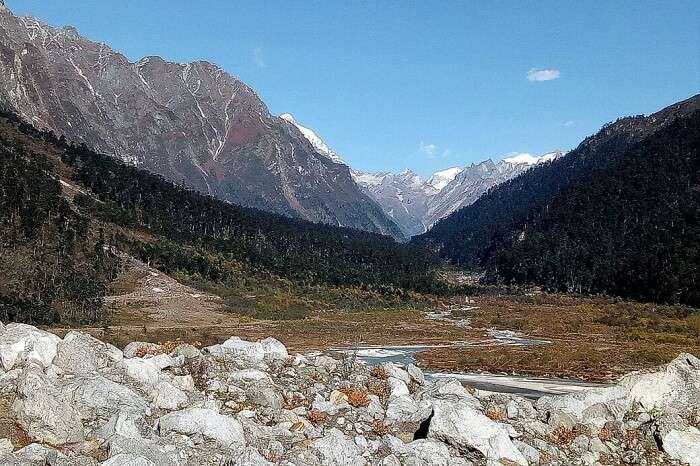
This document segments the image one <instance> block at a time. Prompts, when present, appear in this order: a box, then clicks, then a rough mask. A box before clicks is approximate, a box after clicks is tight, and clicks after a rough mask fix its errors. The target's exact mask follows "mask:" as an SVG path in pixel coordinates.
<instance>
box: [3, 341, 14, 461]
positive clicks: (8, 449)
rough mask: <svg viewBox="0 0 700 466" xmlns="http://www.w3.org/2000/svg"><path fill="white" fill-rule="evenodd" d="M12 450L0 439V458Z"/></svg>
mask: <svg viewBox="0 0 700 466" xmlns="http://www.w3.org/2000/svg"><path fill="white" fill-rule="evenodd" d="M0 331H1V330H0ZM12 450H14V447H13V446H12V442H11V441H10V439H9V438H3V439H0V456H2V455H6V454H8V453H12Z"/></svg>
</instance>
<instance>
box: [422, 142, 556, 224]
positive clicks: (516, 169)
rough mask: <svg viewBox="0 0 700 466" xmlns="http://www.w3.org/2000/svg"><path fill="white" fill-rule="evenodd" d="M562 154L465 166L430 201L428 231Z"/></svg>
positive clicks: (425, 221)
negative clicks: (487, 193)
mask: <svg viewBox="0 0 700 466" xmlns="http://www.w3.org/2000/svg"><path fill="white" fill-rule="evenodd" d="M563 154H564V153H563V152H561V151H555V152H550V153H547V154H544V155H541V156H539V157H537V156H533V155H530V154H518V155H515V156H511V157H508V158H505V159H503V160H499V161H498V162H494V161H492V160H491V159H488V160H485V161H483V162H481V163H478V164H472V165H470V166H468V167H465V168H464V169H462V170H461V171H460V172H459V173H458V174H457V175H456V176H455V177H454V179H452V181H450V182H449V183H447V184H446V185H445V186H444V187H443V188H442V189H440V191H439V192H438V193H437V194H436V195H435V196H432V197H431V198H430V200H429V202H428V210H427V212H426V214H425V217H424V219H423V222H424V224H425V225H426V226H427V228H430V227H432V226H433V225H434V224H435V222H437V221H438V220H440V219H442V218H445V217H447V216H448V215H450V214H451V213H452V212H454V211H456V210H458V209H460V208H462V207H464V206H468V205H470V204H472V203H473V202H474V201H476V200H477V199H478V198H479V197H480V196H481V195H482V194H484V193H485V192H486V191H488V190H489V189H490V188H492V187H494V186H497V185H499V184H501V183H503V182H505V181H508V180H510V179H512V178H515V177H516V176H518V175H520V174H521V173H523V172H525V171H526V170H529V169H530V168H532V167H533V166H535V165H539V164H542V163H547V162H550V161H552V160H554V159H555V158H557V157H561V156H562V155H563ZM427 228H426V229H427Z"/></svg>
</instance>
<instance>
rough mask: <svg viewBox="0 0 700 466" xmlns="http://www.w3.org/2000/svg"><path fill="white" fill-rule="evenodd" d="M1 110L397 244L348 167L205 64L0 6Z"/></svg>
mask: <svg viewBox="0 0 700 466" xmlns="http://www.w3.org/2000/svg"><path fill="white" fill-rule="evenodd" d="M0 74H2V76H3V80H2V82H0V102H1V103H2V104H3V106H4V107H5V108H7V109H10V110H12V111H13V112H15V113H17V114H18V115H20V116H21V117H22V118H24V119H25V120H27V121H28V122H31V123H32V124H33V125H34V126H36V127H37V128H40V129H45V130H50V131H52V132H54V133H56V134H58V135H62V136H65V137H66V138H67V139H69V140H71V141H75V142H78V143H84V144H85V145H86V146H88V147H90V148H92V149H94V150H96V151H98V152H101V153H105V154H109V155H113V156H115V157H117V158H119V159H121V160H124V161H127V162H129V163H131V164H133V165H135V166H138V167H140V168H144V169H147V170H149V171H152V172H154V173H158V174H160V175H163V176H165V177H166V178H168V179H170V180H172V181H175V182H177V183H183V184H184V185H185V186H187V187H188V188H191V189H194V190H197V191H199V192H202V193H206V194H211V195H213V196H216V197H217V198H219V199H222V200H225V201H229V202H232V203H235V204H239V205H243V206H248V207H255V208H260V209H264V210H268V211H271V212H276V213H281V214H284V215H288V216H292V217H298V218H302V219H306V220H311V221H315V222H324V223H328V224H332V225H339V226H348V227H353V228H359V229H363V230H367V231H372V232H377V233H382V234H388V235H392V236H394V237H397V238H401V237H402V235H401V232H400V231H399V229H398V227H397V226H396V225H395V224H394V223H393V222H392V221H391V220H390V219H389V218H388V217H387V216H386V215H385V214H384V213H383V212H382V210H381V209H380V208H379V206H378V205H377V204H376V203H375V202H374V201H372V200H371V199H369V198H368V197H367V195H365V194H364V193H363V192H362V191H361V190H360V188H359V187H358V186H357V185H356V184H355V182H354V181H353V179H352V176H351V174H350V170H349V168H348V167H347V166H346V165H344V164H339V163H336V161H334V160H333V158H332V157H329V155H328V154H324V153H320V152H319V148H317V147H314V145H313V144H312V143H310V142H309V141H308V140H307V138H306V137H305V135H304V134H302V131H300V127H298V126H297V125H296V124H295V123H292V122H290V121H287V120H285V119H283V118H279V117H277V116H274V115H271V114H270V112H269V111H268V109H267V107H266V106H265V104H264V103H263V102H262V101H261V100H260V98H259V97H258V96H257V95H256V94H255V92H253V90H252V89H251V88H249V87H248V86H247V85H245V84H244V83H243V82H241V81H239V80H237V79H236V78H234V77H233V76H231V75H229V74H228V73H227V72H225V71H224V70H222V69H220V68H218V67H217V66H216V65H213V64H211V63H208V62H205V61H197V62H194V63H188V64H179V63H171V62H168V61H165V60H163V59H162V58H160V57H146V58H143V59H141V60H139V61H137V62H136V63H131V62H129V60H127V58H126V57H125V56H124V55H122V54H120V53H118V52H115V51H114V50H112V49H110V48H109V47H108V46H107V45H105V44H101V43H96V42H92V41H90V40H87V39H85V38H84V37H82V36H80V35H79V34H78V32H77V31H76V30H75V29H74V28H72V27H64V28H55V27H51V26H48V25H46V24H44V23H42V22H41V21H39V20H37V19H36V18H32V17H17V16H14V15H13V14H12V13H11V12H10V11H9V10H8V9H7V8H5V7H4V6H0Z"/></svg>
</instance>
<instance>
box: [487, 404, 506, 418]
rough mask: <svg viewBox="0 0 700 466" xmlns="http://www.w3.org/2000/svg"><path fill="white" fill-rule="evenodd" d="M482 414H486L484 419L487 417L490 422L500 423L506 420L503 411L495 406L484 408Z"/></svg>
mask: <svg viewBox="0 0 700 466" xmlns="http://www.w3.org/2000/svg"><path fill="white" fill-rule="evenodd" d="M484 414H486V417H488V418H489V419H491V420H492V421H497V422H500V421H504V420H505V419H506V415H505V413H504V412H503V410H502V409H501V408H500V407H498V406H495V405H491V406H489V407H488V408H486V411H485V412H484Z"/></svg>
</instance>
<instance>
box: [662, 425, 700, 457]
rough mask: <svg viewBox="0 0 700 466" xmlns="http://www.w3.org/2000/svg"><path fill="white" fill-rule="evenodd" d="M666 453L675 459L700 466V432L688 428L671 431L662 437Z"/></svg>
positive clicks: (693, 428) (690, 427) (694, 428)
mask: <svg viewBox="0 0 700 466" xmlns="http://www.w3.org/2000/svg"><path fill="white" fill-rule="evenodd" d="M661 443H662V445H663V448H664V451H665V452H666V453H667V454H668V456H670V457H671V458H673V459H676V460H679V461H681V462H683V463H688V464H689V465H690V466H700V430H698V429H697V428H696V427H692V426H688V427H685V428H683V429H671V430H669V431H668V432H666V433H665V434H663V436H662V437H661Z"/></svg>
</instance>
